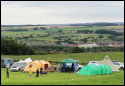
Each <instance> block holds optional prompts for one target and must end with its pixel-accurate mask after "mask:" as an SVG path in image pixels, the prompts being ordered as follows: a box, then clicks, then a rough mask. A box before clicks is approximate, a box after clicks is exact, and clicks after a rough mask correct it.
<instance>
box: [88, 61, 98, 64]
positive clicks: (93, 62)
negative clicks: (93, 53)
mask: <svg viewBox="0 0 125 86" xmlns="http://www.w3.org/2000/svg"><path fill="white" fill-rule="evenodd" d="M89 64H97V63H96V62H95V61H90V62H89V63H88V65H89Z"/></svg>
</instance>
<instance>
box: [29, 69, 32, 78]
mask: <svg viewBox="0 0 125 86" xmlns="http://www.w3.org/2000/svg"><path fill="white" fill-rule="evenodd" d="M29 74H30V78H31V77H32V71H31V69H30V71H29Z"/></svg>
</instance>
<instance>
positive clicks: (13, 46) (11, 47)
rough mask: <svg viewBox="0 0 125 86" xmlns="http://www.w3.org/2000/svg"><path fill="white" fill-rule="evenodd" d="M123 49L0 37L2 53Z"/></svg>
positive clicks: (27, 53)
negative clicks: (31, 42) (33, 42)
mask: <svg viewBox="0 0 125 86" xmlns="http://www.w3.org/2000/svg"><path fill="white" fill-rule="evenodd" d="M107 51H110V52H111V51H124V47H93V48H84V47H83V48H79V47H69V46H54V45H53V46H42V45H41V46H27V45H26V44H19V43H18V42H17V41H16V40H13V39H3V38H2V39H1V54H3V55H42V54H55V53H84V52H107Z"/></svg>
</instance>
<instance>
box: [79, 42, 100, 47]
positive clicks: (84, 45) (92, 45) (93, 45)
mask: <svg viewBox="0 0 125 86" xmlns="http://www.w3.org/2000/svg"><path fill="white" fill-rule="evenodd" d="M78 47H85V48H88V47H90V48H92V47H99V46H98V45H97V44H95V43H94V44H80V45H78Z"/></svg>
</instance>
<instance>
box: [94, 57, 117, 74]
mask: <svg viewBox="0 0 125 86" xmlns="http://www.w3.org/2000/svg"><path fill="white" fill-rule="evenodd" d="M95 62H96V63H99V64H107V65H109V66H110V68H111V69H112V72H119V70H118V68H117V67H115V66H114V64H113V63H112V61H111V60H110V58H109V56H105V58H104V60H102V61H95Z"/></svg>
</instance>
